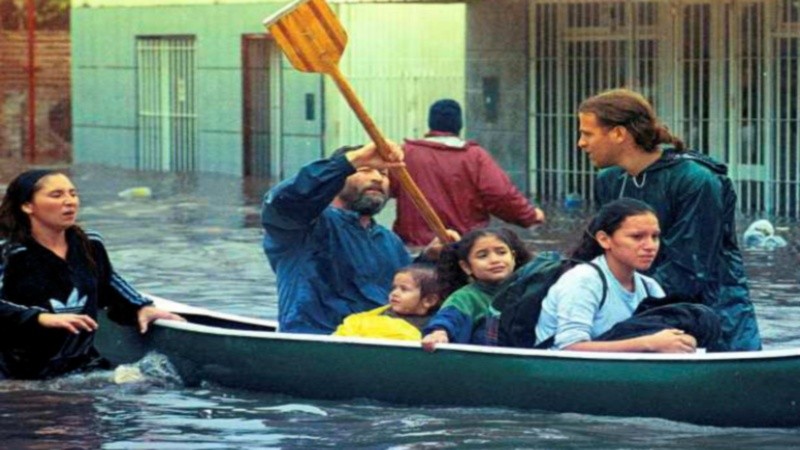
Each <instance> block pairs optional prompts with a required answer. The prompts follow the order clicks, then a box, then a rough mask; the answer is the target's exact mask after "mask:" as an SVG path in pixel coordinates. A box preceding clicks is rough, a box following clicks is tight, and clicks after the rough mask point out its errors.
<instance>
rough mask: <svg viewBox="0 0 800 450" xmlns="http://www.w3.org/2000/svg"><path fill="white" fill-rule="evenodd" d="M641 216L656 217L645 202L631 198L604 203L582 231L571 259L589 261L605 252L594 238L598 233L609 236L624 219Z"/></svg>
mask: <svg viewBox="0 0 800 450" xmlns="http://www.w3.org/2000/svg"><path fill="white" fill-rule="evenodd" d="M642 214H652V215H654V216H655V215H656V212H655V210H654V209H653V208H652V207H651V206H650V205H648V204H647V203H645V202H642V201H639V200H635V199H632V198H620V199H617V200H614V201H612V202H609V203H606V204H605V205H603V207H602V208H600V211H598V212H597V214H596V215H595V216H594V217H593V218H592V220H591V221H590V222H589V226H587V227H586V230H584V232H583V235H582V236H581V241H580V243H578V246H577V247H575V249H574V250H573V251H572V253H571V257H572V258H574V259H577V260H580V261H590V260H592V259H594V258H596V257H598V256H600V255H602V254H603V253H605V250H604V249H603V247H601V246H600V244H599V243H598V242H597V238H596V237H595V236H596V235H597V233H599V232H600V231H602V232H604V233H606V234H607V235H609V236H611V235H612V234H614V232H615V231H617V230H618V229H619V228H620V227H621V226H622V223H623V222H625V219H627V218H628V217H632V216H639V215H642Z"/></svg>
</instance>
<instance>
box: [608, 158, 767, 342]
mask: <svg viewBox="0 0 800 450" xmlns="http://www.w3.org/2000/svg"><path fill="white" fill-rule="evenodd" d="M595 194H596V201H597V203H598V206H602V205H604V204H605V203H608V202H610V201H612V200H615V199H617V198H621V197H630V198H635V199H638V200H642V201H644V202H646V203H648V204H649V205H650V206H652V207H653V208H654V209H655V210H656V213H657V215H658V220H659V223H660V225H661V233H662V234H661V249H660V250H659V253H658V257H657V259H656V261H655V263H654V264H653V266H652V267H651V268H650V270H649V271H648V272H647V274H648V275H650V276H652V277H654V278H655V279H656V280H658V282H659V283H660V284H661V286H662V287H663V288H664V291H665V292H667V294H685V295H691V296H695V297H696V298H701V299H702V302H703V303H704V304H705V305H707V306H709V307H711V308H713V309H714V311H716V312H717V313H718V314H720V316H721V317H722V336H721V342H720V348H722V349H726V350H759V349H760V348H761V338H760V335H759V332H758V324H757V323H756V317H755V311H754V309H753V304H752V303H751V301H750V292H749V290H748V287H747V277H746V276H745V272H744V264H743V262H742V255H741V252H740V251H739V246H738V244H737V242H736V223H735V212H736V193H735V192H734V190H733V185H732V183H731V181H730V179H729V178H728V177H727V168H726V167H725V166H724V165H723V164H720V163H718V162H716V161H714V160H712V159H711V158H709V157H707V156H705V155H702V154H700V153H697V152H685V153H678V152H675V151H674V150H672V149H667V150H665V151H664V153H663V155H662V157H661V158H660V159H659V160H658V161H656V162H655V163H653V164H651V165H650V166H649V167H648V168H646V169H645V170H644V171H643V172H642V173H640V174H639V175H638V176H637V177H636V178H631V177H630V176H629V175H628V174H627V173H626V172H625V171H624V170H622V169H621V168H619V167H612V168H608V169H604V170H603V171H601V172H600V174H599V175H598V179H597V185H596V187H595Z"/></svg>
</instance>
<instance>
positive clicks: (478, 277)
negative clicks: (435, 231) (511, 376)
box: [422, 228, 531, 351]
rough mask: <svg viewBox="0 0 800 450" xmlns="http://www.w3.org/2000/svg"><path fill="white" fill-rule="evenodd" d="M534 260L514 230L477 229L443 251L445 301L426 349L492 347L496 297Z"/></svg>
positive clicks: (430, 330)
mask: <svg viewBox="0 0 800 450" xmlns="http://www.w3.org/2000/svg"><path fill="white" fill-rule="evenodd" d="M530 258H531V255H530V252H529V251H528V249H527V248H526V247H525V244H524V243H523V242H522V240H521V239H520V238H519V236H517V235H516V233H514V232H513V231H511V230H509V229H505V228H501V229H481V230H473V231H470V232H469V233H467V234H466V235H464V237H462V238H461V240H460V241H458V242H456V243H454V244H450V245H449V246H448V247H446V248H445V249H444V250H443V251H442V255H441V257H440V259H439V264H438V266H437V273H438V276H439V282H440V283H442V289H443V293H444V295H446V298H445V302H444V303H443V304H442V307H441V309H440V310H439V312H438V313H436V315H435V316H434V317H433V318H432V319H431V320H430V322H428V325H427V326H426V327H425V329H424V330H423V334H424V335H425V337H423V339H422V345H423V348H425V349H426V350H429V351H431V350H434V348H435V346H436V344H440V343H447V342H455V343H460V344H468V343H469V344H486V343H487V336H486V332H487V319H488V318H489V315H490V309H491V305H492V296H493V294H494V293H495V291H496V290H497V288H498V287H499V286H500V284H501V283H503V281H505V280H506V279H508V277H510V276H511V274H513V273H514V271H515V270H516V269H517V268H519V267H521V266H523V265H524V264H525V263H527V262H528V261H529V260H530Z"/></svg>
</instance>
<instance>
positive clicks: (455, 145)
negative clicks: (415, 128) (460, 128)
mask: <svg viewBox="0 0 800 450" xmlns="http://www.w3.org/2000/svg"><path fill="white" fill-rule="evenodd" d="M405 141H406V143H408V144H411V145H422V146H425V147H433V148H436V149H439V150H466V149H467V148H469V147H471V146H474V145H478V143H477V142H475V141H469V140H464V139H461V138H460V137H458V136H457V135H455V134H449V133H440V132H435V131H434V132H431V133H428V134H427V135H425V137H424V138H422V139H406V140H405Z"/></svg>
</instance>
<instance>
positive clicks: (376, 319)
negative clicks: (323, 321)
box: [334, 264, 442, 341]
mask: <svg viewBox="0 0 800 450" xmlns="http://www.w3.org/2000/svg"><path fill="white" fill-rule="evenodd" d="M388 300H389V304H388V305H385V306H381V307H378V308H375V309H373V310H370V311H367V312H363V313H356V314H351V315H349V316H347V317H346V318H345V319H344V322H342V324H341V325H339V327H338V328H336V332H335V333H334V335H336V336H357V337H371V338H385V339H402V340H411V341H419V340H420V339H422V334H421V330H422V329H423V328H424V327H425V325H427V323H428V321H429V320H430V318H431V317H432V316H433V314H434V313H435V312H436V310H437V309H439V305H440V304H441V302H442V296H441V287H440V286H439V282H438V280H437V277H436V269H435V267H433V266H431V265H423V264H412V265H410V266H407V267H403V268H402V269H400V270H398V271H397V273H396V274H395V275H394V280H393V281H392V289H391V291H390V292H389V299H388Z"/></svg>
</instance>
